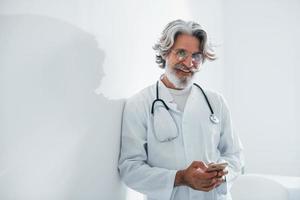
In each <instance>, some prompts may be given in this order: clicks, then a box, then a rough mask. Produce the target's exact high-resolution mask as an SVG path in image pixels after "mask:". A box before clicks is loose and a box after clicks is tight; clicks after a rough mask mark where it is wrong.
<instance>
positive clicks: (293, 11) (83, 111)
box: [0, 0, 300, 199]
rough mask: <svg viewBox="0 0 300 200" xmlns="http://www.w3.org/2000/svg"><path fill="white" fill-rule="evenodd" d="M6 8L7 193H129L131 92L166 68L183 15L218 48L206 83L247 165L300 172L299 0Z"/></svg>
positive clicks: (58, 1) (2, 7) (32, 1)
mask: <svg viewBox="0 0 300 200" xmlns="http://www.w3.org/2000/svg"><path fill="white" fill-rule="evenodd" d="M0 14H1V16H0V78H1V79H0V90H1V91H0V108H1V112H0V113H1V114H0V150H1V151H0V163H1V164H0V177H1V178H0V198H1V199H13V198H19V199H20V198H22V199H26V198H27V199H41V197H43V199H45V198H46V197H47V198H49V199H53V198H55V199H76V198H77V199H84V198H87V196H85V195H90V196H88V198H89V199H97V198H98V199H122V198H124V197H125V192H124V189H123V187H122V185H120V182H119V178H118V176H117V171H116V162H117V157H118V151H119V149H118V148H119V136H120V122H121V112H122V107H123V100H122V98H125V97H128V96H131V95H132V94H133V93H135V92H137V91H139V90H140V89H142V88H144V87H145V86H147V85H149V84H152V83H154V82H155V81H156V80H157V78H158V77H159V75H160V74H161V73H162V72H163V71H162V70H160V69H159V68H158V67H157V66H156V64H155V62H154V51H153V50H152V46H153V44H154V42H155V41H156V40H157V38H158V36H159V34H160V33H161V31H162V29H163V27H164V26H165V25H166V23H167V22H169V21H171V20H174V19H177V18H183V19H187V20H189V19H192V20H195V21H198V22H199V23H200V24H202V25H203V27H204V28H205V29H206V30H207V32H208V33H209V38H210V39H211V42H213V43H214V44H215V46H216V52H217V54H218V56H219V59H218V60H217V61H215V62H212V63H206V65H205V67H204V68H203V69H202V71H201V72H200V73H199V76H198V77H197V81H198V82H200V84H202V85H204V86H206V87H210V88H213V89H215V90H217V91H220V92H222V93H223V94H224V96H225V97H226V98H227V100H228V102H229V105H230V107H231V109H232V114H233V119H234V125H235V127H236V131H238V132H239V134H240V136H241V139H242V141H243V143H244V146H245V153H246V161H247V166H246V171H247V172H256V173H258V172H266V173H276V174H282V175H297V176H299V175H300V172H299V168H297V167H294V166H299V159H298V160H297V156H298V157H299V147H298V146H297V144H298V143H299V134H298V133H299V128H298V127H297V124H299V122H300V121H299V117H297V115H296V114H297V113H299V111H300V107H299V104H297V103H296V102H298V101H299V99H300V98H299V91H300V90H299V89H300V88H299V85H300V84H299V80H297V79H296V77H297V75H298V76H299V72H300V71H299V69H298V68H297V66H298V65H299V56H298V53H297V47H298V46H299V39H298V38H297V37H296V36H297V35H299V26H297V23H296V21H297V19H298V18H299V3H298V1H297V0H294V1H292V0H289V1H283V0H281V1H276V2H275V1H274V2H273V1H264V2H261V1H258V0H257V1H248V2H246V1H243V2H239V1H235V0H229V1H226V3H225V2H223V1H221V0H210V1H208V0H200V1H199V0H189V1H185V0H176V1H174V0H173V1H171V0H165V1H147V0H142V1H141V0H127V1H116V0H112V1H105V0H100V1H99V0H98V1H96V0H85V1H84V0H75V1H70V0H52V1H50V0H43V1H39V0H28V1H21V0H0ZM279 29H280V30H279ZM96 88H98V89H97V93H98V95H96V94H95V93H94V89H96ZM253 94H255V95H253ZM113 99H114V100H113ZM297 100H298V101H297ZM283 103H285V105H283ZM108 113H109V114H108ZM116 124H117V126H116ZM112 191H113V192H112ZM127 196H128V197H129V199H138V198H139V199H140V198H141V196H138V195H137V194H136V193H128V194H127Z"/></svg>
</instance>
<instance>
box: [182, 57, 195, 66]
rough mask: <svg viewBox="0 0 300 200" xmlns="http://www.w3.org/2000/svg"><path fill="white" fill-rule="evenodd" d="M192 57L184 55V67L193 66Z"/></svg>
mask: <svg viewBox="0 0 300 200" xmlns="http://www.w3.org/2000/svg"><path fill="white" fill-rule="evenodd" d="M192 61H193V59H192V56H190V55H189V56H188V57H186V58H185V59H184V61H183V64H184V65H185V66H186V67H188V68H191V67H193V62H192Z"/></svg>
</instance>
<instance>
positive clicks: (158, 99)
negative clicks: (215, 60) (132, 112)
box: [151, 81, 220, 124]
mask: <svg viewBox="0 0 300 200" xmlns="http://www.w3.org/2000/svg"><path fill="white" fill-rule="evenodd" d="M193 84H194V85H195V86H196V87H198V88H199V89H200V90H201V92H202V94H203V96H204V98H205V100H206V103H207V105H208V107H209V110H210V116H209V119H210V121H211V122H212V123H214V124H218V123H219V122H220V120H219V119H218V117H217V116H216V115H215V114H214V111H213V109H212V107H211V105H210V103H209V100H208V98H207V96H206V94H205V92H204V90H203V89H202V88H201V87H200V86H199V85H198V84H196V83H193ZM156 102H161V103H162V104H163V105H164V107H165V108H166V109H167V110H168V111H169V107H168V106H167V104H166V103H165V102H164V100H162V99H160V98H159V94H158V81H157V82H156V99H155V100H154V101H153V102H152V107H151V114H152V115H154V106H155V103H156Z"/></svg>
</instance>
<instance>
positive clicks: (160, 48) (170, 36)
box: [153, 19, 216, 68]
mask: <svg viewBox="0 0 300 200" xmlns="http://www.w3.org/2000/svg"><path fill="white" fill-rule="evenodd" d="M180 34H189V35H192V36H194V37H196V38H197V39H198V40H199V44H200V46H199V49H200V52H202V54H203V58H204V59H203V62H204V61H205V60H206V59H208V60H215V59H216V57H215V54H214V52H213V51H212V50H211V49H209V47H208V44H207V34H206V32H205V31H204V30H203V29H202V27H201V26H200V25H199V24H198V23H196V22H193V21H183V20H181V19H178V20H175V21H172V22H170V23H168V24H167V26H166V27H165V29H164V30H163V32H162V34H161V37H160V38H159V40H158V42H157V43H156V44H155V45H154V46H153V49H154V50H155V51H156V63H157V64H158V66H159V67H161V68H165V67H166V60H165V59H166V57H167V56H168V54H169V53H170V50H171V48H172V46H173V44H174V42H175V41H176V38H177V36H178V35H180Z"/></svg>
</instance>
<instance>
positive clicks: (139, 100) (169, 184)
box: [119, 81, 243, 200]
mask: <svg viewBox="0 0 300 200" xmlns="http://www.w3.org/2000/svg"><path fill="white" fill-rule="evenodd" d="M205 93H206V95H207V97H208V99H209V102H210V104H211V105H212V108H213V110H214V112H215V114H216V116H217V117H218V118H219V120H220V123H219V124H213V123H212V122H211V121H210V120H209V116H210V110H209V107H208V105H207V103H206V101H205V98H204V96H203V94H202V93H201V91H200V89H199V88H197V87H196V86H194V85H193V86H192V90H191V93H190V95H189V97H188V99H187V102H186V105H185V109H184V112H181V111H179V110H178V109H177V105H176V104H175V103H174V102H173V98H172V96H171V94H170V93H169V91H168V88H167V87H166V86H165V85H164V84H163V83H162V82H161V81H159V97H160V98H161V99H163V100H164V101H165V103H166V104H167V105H168V106H169V108H170V110H169V112H170V114H171V115H169V117H168V116H167V115H165V113H164V112H167V111H166V109H165V108H164V107H163V104H162V103H159V102H158V103H156V104H155V109H154V116H153V115H152V114H151V105H152V102H153V101H154V100H155V99H156V85H155V84H154V85H151V86H149V87H147V88H145V89H144V90H142V91H141V92H139V93H138V94H136V95H134V96H133V97H131V98H129V99H128V100H127V102H126V105H125V108H124V113H123V123H122V137H121V150H120V159H119V171H120V176H121V179H122V180H123V181H124V182H125V184H126V185H127V186H128V187H130V188H132V189H134V190H136V191H139V192H141V193H143V194H145V195H146V196H147V199H148V200H210V199H217V200H221V199H222V200H224V199H226V200H229V199H231V196H230V193H229V189H230V185H231V183H232V181H233V180H234V179H235V178H236V177H237V175H238V174H240V172H241V168H242V166H243V159H242V153H241V152H242V144H241V143H240V140H239V138H238V135H237V134H236V133H234V132H233V129H232V125H231V119H230V113H229V110H228V107H227V105H226V103H225V101H224V99H223V97H222V96H220V95H219V94H217V93H215V92H211V91H208V90H205ZM170 116H172V118H173V119H174V120H172V119H170ZM154 120H157V121H156V122H157V124H156V126H157V127H159V128H161V130H162V131H159V130H158V128H157V127H156V128H155V130H157V131H154V125H153V121H154ZM170 120H171V121H170ZM174 122H176V124H175V123H174ZM172 124H173V126H172ZM174 124H175V125H176V126H175V127H174ZM174 128H175V129H174ZM176 128H177V130H178V134H174V132H176ZM168 130H172V131H168ZM176 135H178V137H176V138H175V139H173V140H171V141H169V142H160V141H162V140H164V139H166V138H169V137H174V136H176ZM159 140H160V141H159ZM193 161H204V162H205V163H210V162H217V163H219V162H228V163H229V174H228V175H227V176H226V179H227V181H226V182H225V183H222V184H221V185H220V186H219V187H217V188H216V189H214V190H212V191H210V192H203V191H197V190H194V189H192V188H189V187H187V186H177V187H174V180H175V175H176V172H177V170H180V169H185V168H187V167H188V166H189V165H190V164H191V163H192V162H193Z"/></svg>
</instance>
